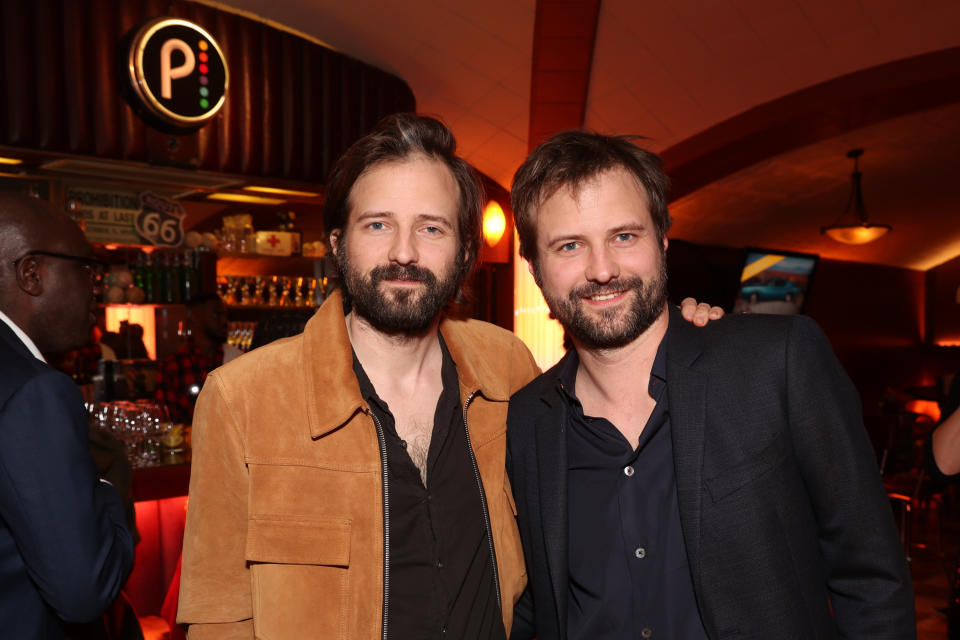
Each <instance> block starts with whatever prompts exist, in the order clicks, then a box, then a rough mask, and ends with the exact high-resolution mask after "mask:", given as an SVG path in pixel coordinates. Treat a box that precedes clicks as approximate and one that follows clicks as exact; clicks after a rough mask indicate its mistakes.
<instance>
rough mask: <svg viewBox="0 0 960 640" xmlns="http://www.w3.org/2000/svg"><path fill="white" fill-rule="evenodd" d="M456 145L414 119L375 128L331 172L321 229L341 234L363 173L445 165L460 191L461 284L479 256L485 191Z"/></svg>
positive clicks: (436, 126)
mask: <svg viewBox="0 0 960 640" xmlns="http://www.w3.org/2000/svg"><path fill="white" fill-rule="evenodd" d="M456 150H457V141H456V139H455V138H454V137H453V134H452V133H451V132H450V130H449V129H448V128H447V127H446V126H445V125H444V124H443V123H442V122H440V121H439V120H437V119H436V118H431V117H429V116H422V115H418V114H415V113H398V114H394V115H392V116H388V117H386V118H384V119H383V120H381V121H380V123H379V124H378V125H377V126H376V128H375V129H374V130H373V131H372V132H370V133H369V134H367V135H366V136H364V137H362V138H360V139H359V140H357V141H356V142H354V143H353V144H352V145H351V146H350V148H349V149H347V150H346V151H345V152H344V154H343V155H342V156H340V158H339V159H338V160H337V162H336V164H335V165H334V166H333V169H332V170H331V172H330V177H329V179H328V180H327V195H326V200H325V201H324V203H323V224H324V231H325V233H326V234H327V239H328V242H329V238H330V234H331V233H332V232H333V231H334V230H336V229H341V230H342V229H343V228H344V227H345V226H346V224H347V218H348V217H349V215H350V193H351V191H352V190H353V185H354V184H355V183H356V182H357V180H358V179H359V178H360V176H362V175H363V174H364V173H366V172H367V171H369V170H370V169H372V168H373V167H375V166H377V165H379V164H382V163H384V162H394V161H401V160H405V159H407V158H409V157H411V156H415V155H424V156H427V157H428V158H433V159H435V160H438V161H440V162H442V163H443V164H444V165H445V166H446V167H447V168H448V169H450V173H451V174H452V175H453V178H454V180H456V182H457V187H458V189H459V191H460V203H459V209H458V211H457V223H458V224H457V233H458V240H459V247H460V249H461V251H460V254H461V256H462V257H460V256H458V269H457V282H458V284H461V285H462V284H463V282H464V280H465V279H466V276H467V274H468V273H470V270H471V269H472V268H473V265H474V263H475V262H476V260H477V254H478V253H479V251H480V238H481V233H482V216H483V188H482V187H481V185H480V182H479V180H478V179H477V176H476V174H475V173H474V171H473V169H472V168H471V167H470V165H469V164H467V162H466V161H465V160H464V159H463V158H461V157H460V156H458V155H457V154H456Z"/></svg>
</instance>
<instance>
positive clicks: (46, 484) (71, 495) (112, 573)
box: [0, 370, 133, 622]
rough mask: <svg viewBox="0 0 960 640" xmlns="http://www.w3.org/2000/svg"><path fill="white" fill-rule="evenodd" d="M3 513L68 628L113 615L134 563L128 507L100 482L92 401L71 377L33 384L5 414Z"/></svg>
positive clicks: (1, 430)
mask: <svg viewBox="0 0 960 640" xmlns="http://www.w3.org/2000/svg"><path fill="white" fill-rule="evenodd" d="M0 517H2V518H3V520H4V522H5V523H6V524H7V526H8V527H9V530H10V532H11V534H12V536H13V538H14V541H15V543H16V545H17V549H18V550H19V552H20V555H21V557H22V558H23V562H24V565H25V568H26V571H27V572H28V574H29V575H30V578H31V579H32V580H33V582H34V584H35V585H36V587H37V589H38V590H39V592H40V594H41V596H42V597H43V599H44V600H45V601H46V602H47V604H49V605H50V607H51V608H52V609H53V610H54V611H55V612H56V613H57V615H58V616H59V617H60V618H62V619H63V620H65V621H67V622H87V621H90V620H93V619H94V618H96V617H97V616H99V615H100V614H101V613H103V611H104V610H105V609H106V608H107V607H108V606H109V605H110V603H111V602H112V601H113V599H114V598H115V597H116V595H117V594H118V593H119V592H120V589H121V588H122V587H123V584H124V582H125V581H126V579H127V575H128V574H129V573H130V569H131V568H132V567H133V538H132V537H131V534H130V532H129V531H128V529H127V526H126V524H125V522H124V509H123V502H122V501H121V499H120V496H119V495H118V494H117V492H116V491H115V490H114V488H113V487H111V486H110V485H108V484H106V483H104V482H101V481H100V479H99V478H98V476H97V471H96V467H95V466H94V464H93V459H92V458H91V457H90V452H89V450H88V448H87V420H86V415H85V412H84V411H83V399H82V398H81V396H80V392H79V390H78V389H77V387H76V385H74V384H73V382H72V381H71V380H70V379H69V378H67V377H66V376H64V375H63V374H61V373H58V372H56V371H53V370H50V371H47V372H43V373H40V374H39V375H36V376H33V377H31V378H29V379H28V380H27V381H26V382H25V383H24V384H23V385H22V386H21V387H20V388H19V389H17V390H16V391H15V392H14V393H13V394H12V395H11V396H10V397H9V398H8V400H7V402H6V403H5V404H4V405H3V406H2V408H0Z"/></svg>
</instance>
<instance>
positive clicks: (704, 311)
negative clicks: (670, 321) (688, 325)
mask: <svg viewBox="0 0 960 640" xmlns="http://www.w3.org/2000/svg"><path fill="white" fill-rule="evenodd" d="M680 315H682V316H683V319H684V320H686V321H687V322H692V323H693V324H695V325H697V326H698V327H703V326H706V324H707V323H708V322H710V321H712V320H719V319H720V318H722V317H723V316H724V315H725V312H724V310H723V309H721V308H720V307H711V306H710V305H709V304H707V303H706V302H701V303H699V304H698V303H697V301H696V300H694V299H693V298H684V299H683V301H682V302H681V303H680Z"/></svg>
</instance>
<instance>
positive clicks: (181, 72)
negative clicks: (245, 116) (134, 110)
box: [127, 18, 229, 129]
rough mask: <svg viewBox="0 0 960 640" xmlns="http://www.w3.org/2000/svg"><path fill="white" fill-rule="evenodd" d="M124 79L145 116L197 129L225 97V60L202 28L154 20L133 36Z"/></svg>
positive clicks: (176, 125) (173, 124) (186, 23)
mask: <svg viewBox="0 0 960 640" xmlns="http://www.w3.org/2000/svg"><path fill="white" fill-rule="evenodd" d="M127 63H128V69H129V80H130V84H131V86H132V88H133V91H134V94H135V96H136V98H137V101H138V102H139V103H140V104H141V105H142V106H143V107H144V108H145V109H146V112H147V114H148V115H149V116H152V117H153V118H157V119H159V120H160V121H161V122H163V123H164V124H166V125H170V126H173V127H176V128H180V129H197V128H199V127H201V126H203V125H204V124H205V123H206V122H207V121H208V120H209V119H210V118H212V117H213V116H215V115H216V114H217V111H219V110H220V107H222V106H223V101H224V100H225V99H226V97H227V84H228V81H229V75H228V73H227V64H226V60H225V59H224V57H223V52H222V51H221V50H220V45H218V44H217V41H216V40H214V39H213V38H212V37H211V36H210V34H209V33H207V32H206V31H205V30H204V29H203V28H201V27H199V26H197V25H195V24H193V23H192V22H188V21H186V20H179V19H176V18H158V19H156V20H151V21H150V22H148V23H146V24H145V25H143V26H142V27H140V29H139V30H138V31H137V32H136V34H135V35H134V36H133V39H132V41H131V43H130V51H129V55H128V60H127Z"/></svg>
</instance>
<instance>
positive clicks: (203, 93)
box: [200, 87, 210, 98]
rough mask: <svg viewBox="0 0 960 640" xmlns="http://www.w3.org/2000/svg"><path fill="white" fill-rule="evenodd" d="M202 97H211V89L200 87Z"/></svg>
mask: <svg viewBox="0 0 960 640" xmlns="http://www.w3.org/2000/svg"><path fill="white" fill-rule="evenodd" d="M200 95H201V96H203V97H204V98H206V97H207V96H208V95H210V89H207V88H206V87H200Z"/></svg>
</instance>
